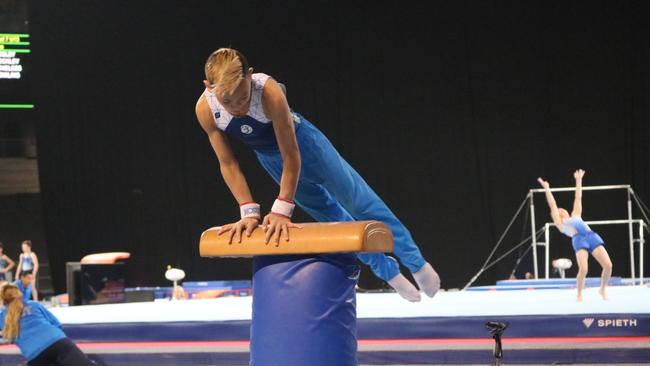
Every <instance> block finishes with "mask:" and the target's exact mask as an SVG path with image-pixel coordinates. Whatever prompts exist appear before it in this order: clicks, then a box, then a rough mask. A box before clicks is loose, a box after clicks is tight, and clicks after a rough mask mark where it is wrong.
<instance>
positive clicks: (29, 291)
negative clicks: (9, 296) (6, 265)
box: [15, 271, 38, 301]
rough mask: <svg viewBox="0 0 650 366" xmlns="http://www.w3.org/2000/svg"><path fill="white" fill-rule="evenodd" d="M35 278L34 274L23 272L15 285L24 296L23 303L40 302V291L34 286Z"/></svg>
mask: <svg viewBox="0 0 650 366" xmlns="http://www.w3.org/2000/svg"><path fill="white" fill-rule="evenodd" d="M33 282H34V276H33V275H32V272H29V271H28V272H22V273H21V274H20V279H19V280H18V281H16V283H15V285H16V287H18V289H19V290H20V292H22V294H23V301H29V300H34V301H38V291H36V289H35V288H34V286H32V283H33Z"/></svg>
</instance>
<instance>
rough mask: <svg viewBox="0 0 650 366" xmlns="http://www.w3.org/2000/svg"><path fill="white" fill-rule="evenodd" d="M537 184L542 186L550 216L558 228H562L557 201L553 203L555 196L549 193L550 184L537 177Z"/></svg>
mask: <svg viewBox="0 0 650 366" xmlns="http://www.w3.org/2000/svg"><path fill="white" fill-rule="evenodd" d="M537 181H538V182H539V184H540V185H541V186H542V187H543V188H544V191H545V193H546V202H548V207H549V208H550V209H551V218H552V219H553V223H554V224H555V226H556V227H557V228H558V229H562V220H561V219H560V211H559V210H558V208H557V203H555V198H554V197H553V193H551V186H550V184H549V183H548V182H547V181H545V180H544V179H542V178H537Z"/></svg>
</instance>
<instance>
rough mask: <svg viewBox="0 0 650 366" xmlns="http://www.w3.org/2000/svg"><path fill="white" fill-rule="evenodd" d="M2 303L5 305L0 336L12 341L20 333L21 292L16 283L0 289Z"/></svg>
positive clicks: (21, 313) (21, 314)
mask: <svg viewBox="0 0 650 366" xmlns="http://www.w3.org/2000/svg"><path fill="white" fill-rule="evenodd" d="M0 298H2V304H3V305H5V306H6V307H7V311H6V314H7V315H6V316H5V327H4V329H3V330H2V337H3V338H4V339H6V340H7V341H9V342H13V341H14V340H15V339H16V338H18V335H19V334H20V318H21V317H22V316H23V307H24V305H23V294H22V292H20V290H19V289H18V287H17V286H16V285H9V284H7V285H4V286H2V288H1V289H0Z"/></svg>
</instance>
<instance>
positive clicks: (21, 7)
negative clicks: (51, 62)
mask: <svg viewBox="0 0 650 366" xmlns="http://www.w3.org/2000/svg"><path fill="white" fill-rule="evenodd" d="M27 3H28V2H27V1H25V0H2V1H0V109H31V108H34V104H33V101H32V94H31V85H30V74H31V62H30V58H31V54H32V49H31V44H32V43H31V40H30V34H29V19H28V15H27Z"/></svg>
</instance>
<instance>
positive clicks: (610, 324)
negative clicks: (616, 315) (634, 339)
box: [582, 318, 638, 328]
mask: <svg viewBox="0 0 650 366" xmlns="http://www.w3.org/2000/svg"><path fill="white" fill-rule="evenodd" d="M594 323H595V324H596V326H597V327H598V328H630V327H636V326H637V324H638V321H637V319H594V318H584V319H583V320H582V324H584V325H585V327H586V328H591V326H592V325H593V324H594Z"/></svg>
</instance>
